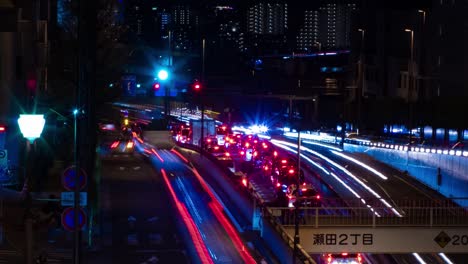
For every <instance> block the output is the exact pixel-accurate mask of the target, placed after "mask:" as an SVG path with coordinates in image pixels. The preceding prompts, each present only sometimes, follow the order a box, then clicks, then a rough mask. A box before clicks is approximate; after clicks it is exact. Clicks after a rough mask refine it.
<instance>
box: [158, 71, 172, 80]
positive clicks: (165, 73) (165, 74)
mask: <svg viewBox="0 0 468 264" xmlns="http://www.w3.org/2000/svg"><path fill="white" fill-rule="evenodd" d="M168 78H169V72H168V71H166V70H164V69H162V70H159V71H158V79H159V80H161V81H165V80H167V79H168Z"/></svg>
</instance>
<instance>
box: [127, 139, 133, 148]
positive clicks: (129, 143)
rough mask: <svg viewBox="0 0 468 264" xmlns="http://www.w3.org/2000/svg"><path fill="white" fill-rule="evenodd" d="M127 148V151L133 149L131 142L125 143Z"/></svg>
mask: <svg viewBox="0 0 468 264" xmlns="http://www.w3.org/2000/svg"><path fill="white" fill-rule="evenodd" d="M127 148H128V149H131V148H133V142H132V141H129V142H128V143H127Z"/></svg>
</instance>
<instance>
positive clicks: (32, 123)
mask: <svg viewBox="0 0 468 264" xmlns="http://www.w3.org/2000/svg"><path fill="white" fill-rule="evenodd" d="M18 125H19V128H20V131H21V134H23V137H24V138H25V139H27V143H26V154H25V155H26V161H27V163H28V164H26V181H28V182H31V179H30V178H31V169H32V167H33V166H32V164H30V163H32V162H33V161H34V159H33V158H31V157H29V156H30V152H31V144H33V146H35V144H34V143H35V140H36V139H37V138H40V137H41V134H42V130H43V129H44V126H45V119H44V115H20V117H19V118H18ZM34 152H35V147H34V151H33V154H34ZM30 199H31V197H30V195H29V193H28V195H27V201H26V202H27V204H26V219H25V233H26V263H27V264H32V261H33V259H32V258H33V257H32V256H33V252H32V251H33V239H32V222H33V220H32V215H31V207H30V206H31V200H30Z"/></svg>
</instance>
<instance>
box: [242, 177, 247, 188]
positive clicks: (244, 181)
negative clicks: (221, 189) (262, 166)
mask: <svg viewBox="0 0 468 264" xmlns="http://www.w3.org/2000/svg"><path fill="white" fill-rule="evenodd" d="M242 185H244V186H245V187H247V179H246V178H244V179H242Z"/></svg>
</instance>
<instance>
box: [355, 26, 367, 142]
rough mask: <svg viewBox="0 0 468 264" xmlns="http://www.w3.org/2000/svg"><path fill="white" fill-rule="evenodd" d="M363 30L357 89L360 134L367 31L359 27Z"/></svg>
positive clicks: (360, 30)
mask: <svg viewBox="0 0 468 264" xmlns="http://www.w3.org/2000/svg"><path fill="white" fill-rule="evenodd" d="M358 31H359V32H361V50H360V55H359V84H358V90H357V93H358V94H357V108H358V109H357V115H358V118H357V128H358V129H357V133H358V134H359V129H361V119H362V118H361V115H362V91H363V90H364V37H365V34H366V31H365V30H364V29H362V28H359V29H358Z"/></svg>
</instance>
